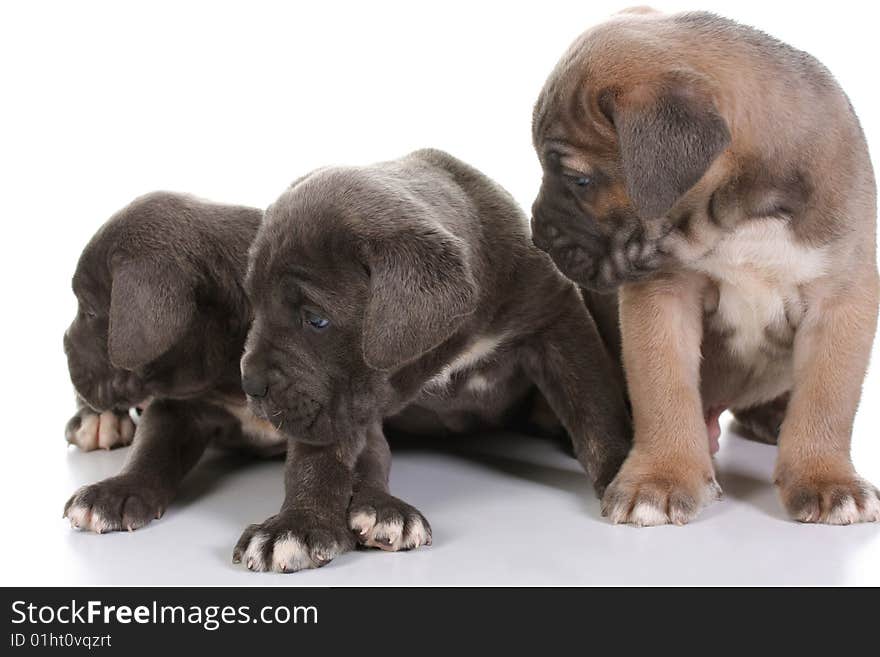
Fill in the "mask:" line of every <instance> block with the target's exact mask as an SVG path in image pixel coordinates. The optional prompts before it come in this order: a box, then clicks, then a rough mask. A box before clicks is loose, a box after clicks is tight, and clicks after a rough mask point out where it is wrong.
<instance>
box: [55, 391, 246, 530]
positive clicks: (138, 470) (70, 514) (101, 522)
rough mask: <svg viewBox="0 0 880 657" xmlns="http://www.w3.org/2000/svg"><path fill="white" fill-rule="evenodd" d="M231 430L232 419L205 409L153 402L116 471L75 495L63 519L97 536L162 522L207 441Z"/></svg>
mask: <svg viewBox="0 0 880 657" xmlns="http://www.w3.org/2000/svg"><path fill="white" fill-rule="evenodd" d="M235 428H237V423H236V422H235V420H234V418H232V416H230V415H228V414H227V413H226V412H225V411H223V410H222V409H219V408H216V407H214V406H211V405H209V404H204V403H199V402H184V401H170V400H161V401H156V402H153V403H152V404H151V405H150V406H149V407H147V409H146V411H144V414H143V416H142V417H141V421H140V425H139V427H138V439H137V441H136V442H135V444H134V445H133V446H132V449H131V453H130V454H129V455H128V459H127V460H126V463H125V465H124V466H123V468H122V471H121V472H120V473H119V474H118V475H116V476H115V477H110V478H108V479H104V480H103V481H99V482H98V483H96V484H91V485H88V486H83V487H82V488H80V489H79V490H78V491H76V492H75V493H74V494H73V496H72V497H71V498H70V499H69V500H68V501H67V504H66V505H65V506H64V517H66V518H68V519H69V520H70V524H71V525H72V526H73V527H76V528H79V529H82V530H90V531H94V532H97V533H99V534H101V533H103V532H109V531H121V530H124V529H125V530H128V531H132V530H135V529H139V528H140V527H143V526H144V525H146V524H147V523H149V522H150V521H151V520H153V519H154V518H159V517H161V516H162V513H163V512H164V511H165V509H166V508H167V507H168V504H169V503H170V502H171V500H173V499H174V497H175V495H176V494H177V490H178V488H179V486H180V482H181V481H182V480H183V477H184V475H185V474H186V473H187V472H189V471H190V470H191V469H192V467H193V466H194V465H195V464H196V462H197V461H198V460H199V457H201V455H202V453H203V452H204V450H205V447H206V446H207V444H208V442H209V440H210V438H211V437H212V436H214V435H216V434H217V432H219V431H228V430H234V429H235Z"/></svg>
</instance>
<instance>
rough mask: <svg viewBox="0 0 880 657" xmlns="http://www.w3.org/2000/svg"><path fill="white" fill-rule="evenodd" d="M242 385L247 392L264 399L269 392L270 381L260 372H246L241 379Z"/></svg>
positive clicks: (256, 397)
mask: <svg viewBox="0 0 880 657" xmlns="http://www.w3.org/2000/svg"><path fill="white" fill-rule="evenodd" d="M241 387H242V388H244V391H245V393H247V394H248V395H250V396H251V397H254V398H255V399H262V398H263V397H265V396H266V393H267V392H269V382H268V381H267V380H266V377H265V376H263V375H260V374H246V375H245V376H243V377H242V379H241Z"/></svg>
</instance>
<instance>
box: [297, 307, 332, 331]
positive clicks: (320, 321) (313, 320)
mask: <svg viewBox="0 0 880 657" xmlns="http://www.w3.org/2000/svg"><path fill="white" fill-rule="evenodd" d="M303 317H304V318H305V320H306V323H307V324H308V325H309V326H311V327H312V328H313V329H315V330H318V331H323V330H324V329H325V328H327V327H328V326H330V320H329V319H327V318H326V317H321V316H320V315H316V314H315V313H313V312H310V311H308V310H304V311H303Z"/></svg>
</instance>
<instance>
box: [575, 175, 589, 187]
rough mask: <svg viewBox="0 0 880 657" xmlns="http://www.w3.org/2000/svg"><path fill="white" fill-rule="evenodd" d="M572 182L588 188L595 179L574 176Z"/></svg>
mask: <svg viewBox="0 0 880 657" xmlns="http://www.w3.org/2000/svg"><path fill="white" fill-rule="evenodd" d="M571 181H572V182H573V183H574V184H575V185H577V186H578V187H587V186H589V184H590V183H591V182H593V179H592V178H590V177H589V176H572V178H571Z"/></svg>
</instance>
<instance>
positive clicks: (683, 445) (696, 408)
mask: <svg viewBox="0 0 880 657" xmlns="http://www.w3.org/2000/svg"><path fill="white" fill-rule="evenodd" d="M702 290H703V282H702V280H701V279H700V278H698V277H696V276H692V275H685V274H682V275H677V276H670V277H664V278H662V279H658V280H656V281H650V282H645V283H635V284H630V285H625V286H624V287H623V288H622V289H621V305H620V321H621V331H622V335H623V361H624V368H625V371H626V379H627V385H628V388H629V394H630V399H631V401H632V407H633V423H634V429H635V435H634V439H633V449H632V452H630V455H629V456H628V457H627V459H626V461H625V462H624V464H623V467H622V468H621V470H620V473H619V474H618V475H617V477H616V478H615V479H614V481H613V482H612V483H611V485H610V486H609V487H608V490H607V491H606V492H605V497H604V498H603V500H602V513H603V515H606V516H608V517H609V518H610V519H611V521H612V522H614V523H631V524H634V525H643V526H644V525H662V524H666V523H673V524H677V525H681V524H684V523H687V522H688V521H690V520H691V519H693V518H694V517H695V516H696V515H697V513H698V512H699V510H700V509H701V508H702V507H703V506H704V505H705V504H706V503H708V502H709V501H710V500H711V499H713V498H717V497H718V496H719V495H720V488H719V487H718V484H717V482H716V481H715V476H714V471H713V468H712V459H711V456H710V453H709V441H708V436H707V432H706V424H705V422H704V419H703V407H702V401H701V398H700V381H699V376H700V371H699V368H700V343H701V340H702V322H703V317H702Z"/></svg>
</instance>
